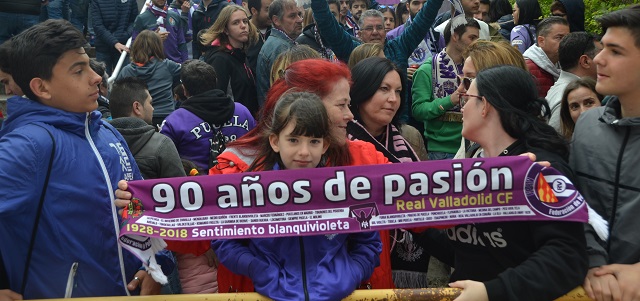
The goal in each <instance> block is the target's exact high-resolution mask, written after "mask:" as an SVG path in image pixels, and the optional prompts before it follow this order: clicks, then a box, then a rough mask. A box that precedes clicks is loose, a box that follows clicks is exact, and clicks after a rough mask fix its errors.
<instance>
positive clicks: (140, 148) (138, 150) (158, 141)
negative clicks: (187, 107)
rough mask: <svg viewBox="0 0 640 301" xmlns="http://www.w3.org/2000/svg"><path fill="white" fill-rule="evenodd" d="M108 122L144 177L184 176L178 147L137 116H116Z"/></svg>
mask: <svg viewBox="0 0 640 301" xmlns="http://www.w3.org/2000/svg"><path fill="white" fill-rule="evenodd" d="M110 123H111V125H113V126H114V127H115V128H116V129H117V130H118V132H120V134H122V136H123V137H124V140H126V141H127V144H128V145H129V149H131V153H132V154H133V157H134V159H135V160H136V163H137V164H138V167H139V168H140V173H142V176H143V177H144V178H145V179H158V178H170V177H184V176H186V174H185V172H184V168H183V167H182V161H181V160H180V155H178V150H176V146H175V145H174V144H173V141H171V139H169V137H167V136H165V135H162V134H160V133H157V132H156V129H155V128H154V127H153V126H151V125H148V124H147V123H146V122H144V120H142V119H140V118H136V117H121V118H116V119H114V120H111V121H110Z"/></svg>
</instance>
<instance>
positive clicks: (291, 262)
mask: <svg viewBox="0 0 640 301" xmlns="http://www.w3.org/2000/svg"><path fill="white" fill-rule="evenodd" d="M274 169H278V167H277V165H276V166H275V167H274ZM309 223H313V221H310V222H309ZM272 227H275V228H277V227H278V225H277V224H275V225H269V228H270V229H272ZM211 248H212V249H213V251H214V252H215V253H216V255H218V259H220V262H221V263H222V264H224V266H225V267H227V268H228V269H229V270H230V271H232V272H234V273H236V274H241V275H245V276H247V277H249V278H251V281H252V282H253V285H254V287H255V290H256V292H258V293H259V294H261V295H264V296H267V297H269V298H271V299H273V300H276V301H294V300H305V301H309V300H313V301H323V300H327V301H330V300H342V299H344V298H345V297H347V296H348V295H350V294H351V293H352V292H353V291H354V290H355V289H356V288H358V286H359V285H360V283H361V282H362V281H365V280H367V279H368V278H369V277H370V276H371V274H373V269H375V267H377V266H378V265H380V252H382V242H381V241H380V235H379V234H378V232H360V233H351V234H328V235H313V236H291V237H277V238H254V239H249V240H237V239H236V240H234V239H229V240H214V241H212V242H211Z"/></svg>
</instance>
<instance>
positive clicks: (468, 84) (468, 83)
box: [456, 75, 475, 90]
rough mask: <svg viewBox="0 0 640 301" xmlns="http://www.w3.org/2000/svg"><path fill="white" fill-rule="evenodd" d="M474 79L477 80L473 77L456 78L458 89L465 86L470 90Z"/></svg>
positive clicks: (459, 76)
mask: <svg viewBox="0 0 640 301" xmlns="http://www.w3.org/2000/svg"><path fill="white" fill-rule="evenodd" d="M474 79H475V78H473V77H466V76H461V75H458V77H457V78H456V83H457V84H458V87H460V85H463V87H464V89H465V90H469V87H471V82H472V81H473V80H474Z"/></svg>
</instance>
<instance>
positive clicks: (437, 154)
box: [428, 152, 456, 160]
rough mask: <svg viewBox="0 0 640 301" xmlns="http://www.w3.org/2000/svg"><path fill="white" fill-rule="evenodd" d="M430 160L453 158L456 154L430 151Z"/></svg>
mask: <svg viewBox="0 0 640 301" xmlns="http://www.w3.org/2000/svg"><path fill="white" fill-rule="evenodd" d="M428 155H429V160H449V159H453V157H455V156H456V154H450V153H445V152H429V153H428Z"/></svg>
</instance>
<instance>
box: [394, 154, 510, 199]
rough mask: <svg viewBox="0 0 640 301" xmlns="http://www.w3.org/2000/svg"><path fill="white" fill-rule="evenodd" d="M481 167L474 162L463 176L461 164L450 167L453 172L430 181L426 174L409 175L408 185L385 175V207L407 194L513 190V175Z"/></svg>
mask: <svg viewBox="0 0 640 301" xmlns="http://www.w3.org/2000/svg"><path fill="white" fill-rule="evenodd" d="M483 163H484V162H482V161H478V162H474V163H473V165H472V168H471V170H469V171H468V172H467V173H466V175H465V174H464V172H463V170H462V163H459V162H456V163H453V164H452V167H453V168H452V169H453V172H451V171H436V172H433V173H432V174H431V181H429V174H427V173H422V172H415V173H411V174H410V175H409V179H410V181H408V182H407V180H406V179H405V177H404V176H403V175H401V174H387V175H384V176H383V184H384V191H385V196H384V204H385V205H393V203H394V200H395V199H396V198H397V197H399V196H402V195H404V194H406V193H407V190H408V193H409V195H410V196H413V197H418V196H425V195H430V194H435V195H443V194H450V193H454V192H455V193H461V192H462V191H463V188H465V187H466V189H467V190H469V191H471V192H479V191H483V190H486V189H489V190H490V191H498V190H511V189H513V172H512V171H511V169H510V168H509V167H499V168H491V169H490V171H489V172H487V171H486V170H484V169H482V168H481V166H482V164H483Z"/></svg>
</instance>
